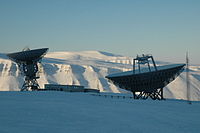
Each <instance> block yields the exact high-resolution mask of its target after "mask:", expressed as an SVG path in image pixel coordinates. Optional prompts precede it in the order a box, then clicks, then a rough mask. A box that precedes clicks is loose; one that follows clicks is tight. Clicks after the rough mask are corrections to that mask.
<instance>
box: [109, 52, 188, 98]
mask: <svg viewBox="0 0 200 133" xmlns="http://www.w3.org/2000/svg"><path fill="white" fill-rule="evenodd" d="M151 60H152V61H151ZM150 61H151V62H152V63H151V64H150ZM143 65H144V68H141V66H143ZM137 66H138V67H137ZM136 67H137V68H138V69H136ZM184 67H185V64H171V65H164V66H156V63H155V61H154V59H153V56H152V55H142V56H137V57H136V58H135V59H134V60H133V70H132V71H127V72H121V73H114V74H110V75H108V76H106V78H107V79H109V81H111V82H112V83H114V84H115V85H117V86H119V87H120V88H122V89H126V90H128V91H131V92H132V93H133V96H134V99H147V98H148V97H150V98H152V99H154V100H155V99H158V100H162V99H164V97H163V88H164V87H165V86H166V85H168V84H169V83H170V82H172V81H173V80H174V79H175V78H176V77H177V76H178V75H179V74H180V73H181V72H182V71H183V70H184Z"/></svg>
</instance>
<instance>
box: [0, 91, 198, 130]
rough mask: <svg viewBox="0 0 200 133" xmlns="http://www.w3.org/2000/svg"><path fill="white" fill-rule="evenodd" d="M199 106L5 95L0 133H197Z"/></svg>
mask: <svg viewBox="0 0 200 133" xmlns="http://www.w3.org/2000/svg"><path fill="white" fill-rule="evenodd" d="M199 110H200V102H193V103H192V105H189V104H187V102H186V101H182V100H164V101H153V100H133V99H122V98H120V99H117V98H110V97H107V98H105V97H99V96H92V95H91V94H88V93H67V92H18V91H14V92H12V91H10V92H3V91H1V92H0V133H16V132H17V133H147V132H148V133H198V132H199V130H200V126H199V123H200V119H199V118H200V113H199Z"/></svg>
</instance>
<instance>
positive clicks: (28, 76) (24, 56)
mask: <svg viewBox="0 0 200 133" xmlns="http://www.w3.org/2000/svg"><path fill="white" fill-rule="evenodd" d="M47 51H48V48H42V49H34V50H30V49H29V48H27V49H24V50H23V51H22V52H16V53H9V54H7V56H8V57H9V58H10V59H11V60H12V61H14V62H16V63H17V64H18V66H19V68H22V69H21V71H22V72H23V73H24V76H25V78H24V84H23V86H22V88H21V91H29V90H31V91H33V90H38V89H39V88H40V87H39V85H38V83H37V80H36V79H38V78H39V77H38V76H36V73H37V72H38V62H39V61H40V60H41V59H42V58H43V57H44V55H45V54H46V53H47Z"/></svg>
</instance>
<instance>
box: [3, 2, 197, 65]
mask: <svg viewBox="0 0 200 133" xmlns="http://www.w3.org/2000/svg"><path fill="white" fill-rule="evenodd" d="M25 46H29V47H30V48H41V47H49V48H50V51H85V50H100V51H107V52H111V53H115V54H121V55H128V56H132V57H135V56H136V54H142V53H151V54H153V55H154V58H155V59H157V60H167V61H170V60H171V61H172V62H184V61H185V53H186V51H189V55H190V60H191V63H195V64H200V60H199V58H200V0H0V52H1V53H5V52H13V51H19V50H21V49H23V48H24V47H25Z"/></svg>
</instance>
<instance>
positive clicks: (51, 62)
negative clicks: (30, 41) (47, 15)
mask: <svg viewBox="0 0 200 133" xmlns="http://www.w3.org/2000/svg"><path fill="white" fill-rule="evenodd" d="M0 55H1V56H0V80H1V82H0V91H13V90H16V91H17V90H19V88H20V87H21V85H22V83H23V75H22V74H21V73H20V71H19V70H18V67H17V65H16V63H14V62H12V61H10V60H9V59H8V58H6V57H5V55H3V54H0ZM165 64H166V62H162V61H161V62H159V61H158V64H157V65H165ZM128 70H132V58H131V57H126V56H119V55H116V56H115V54H111V53H110V54H108V55H107V53H106V52H105V53H104V52H103V53H102V51H101V52H99V51H83V52H70V51H67V52H49V53H47V55H46V56H45V57H44V59H43V60H42V63H41V64H40V65H39V75H40V79H39V80H38V82H39V84H40V86H41V88H43V85H44V84H47V83H54V84H69V85H72V84H76V85H84V86H86V87H89V88H94V89H99V90H100V91H101V92H114V93H122V92H123V93H124V92H126V93H128V92H127V91H125V90H123V89H120V88H118V87H117V86H115V85H113V84H112V83H110V82H108V80H107V79H105V76H107V75H108V74H113V73H118V72H124V71H128ZM190 73H191V75H190V77H191V96H192V100H197V101H198V100H200V98H199V95H200V89H199V88H200V82H199V80H200V66H191V67H190ZM164 97H166V98H175V99H186V98H187V96H186V78H185V72H183V73H182V74H181V75H180V76H179V77H178V78H177V79H175V80H174V81H173V82H172V83H170V84H169V85H168V86H167V87H165V89H164Z"/></svg>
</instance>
